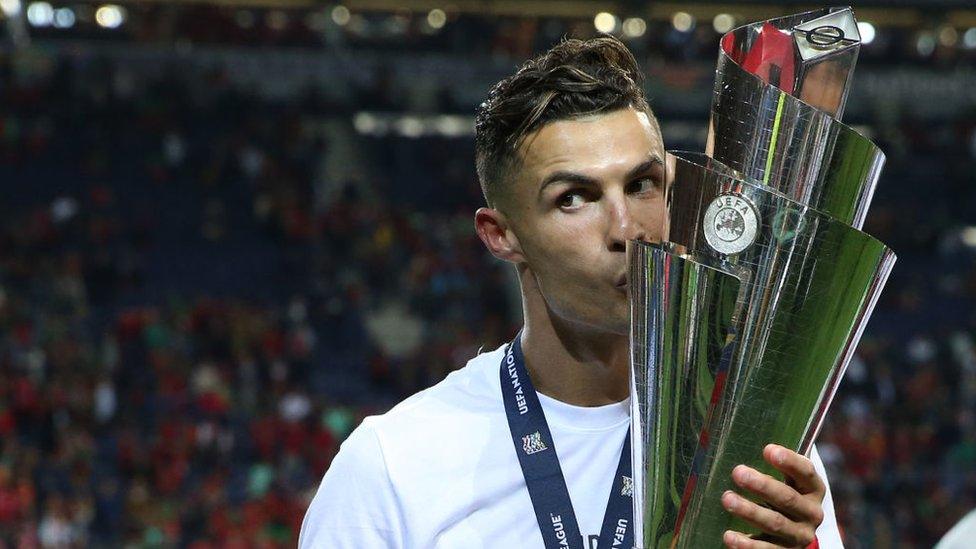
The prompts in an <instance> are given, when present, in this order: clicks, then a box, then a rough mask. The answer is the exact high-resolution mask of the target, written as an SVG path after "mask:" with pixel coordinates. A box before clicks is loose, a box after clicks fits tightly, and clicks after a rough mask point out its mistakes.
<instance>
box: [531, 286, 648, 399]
mask: <svg viewBox="0 0 976 549" xmlns="http://www.w3.org/2000/svg"><path fill="white" fill-rule="evenodd" d="M529 299H531V298H528V299H526V301H528V300H529ZM539 299H540V300H541V297H540V298H539ZM525 305H526V306H525V307H524V309H525V310H524V313H525V314H524V318H525V327H524V329H523V331H522V336H521V338H522V340H521V343H522V353H523V355H524V356H525V363H526V368H527V369H528V371H529V375H530V377H531V378H532V384H533V385H534V386H535V388H536V390H537V391H539V392H540V393H542V394H544V395H546V396H549V397H552V398H554V399H556V400H559V401H562V402H565V403H567V404H573V405H576V406H602V405H605V404H612V403H614V402H620V401H622V400H624V399H626V398H627V396H628V395H629V394H630V375H629V374H630V361H629V353H630V350H629V339H628V336H626V335H619V334H612V333H606V332H597V331H595V330H590V329H586V328H581V327H578V326H571V325H568V323H565V322H559V321H558V320H557V319H554V318H553V315H551V314H549V311H548V309H546V310H545V312H544V313H543V312H542V311H540V310H539V308H538V305H539V304H538V303H536V304H529V303H525ZM533 305H535V307H533Z"/></svg>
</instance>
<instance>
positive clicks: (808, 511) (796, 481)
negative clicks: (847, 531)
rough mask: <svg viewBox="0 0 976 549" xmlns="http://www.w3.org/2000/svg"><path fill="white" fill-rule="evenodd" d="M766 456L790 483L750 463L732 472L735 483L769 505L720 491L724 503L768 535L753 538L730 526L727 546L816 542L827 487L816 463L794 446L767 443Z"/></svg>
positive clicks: (770, 545) (795, 544)
mask: <svg viewBox="0 0 976 549" xmlns="http://www.w3.org/2000/svg"><path fill="white" fill-rule="evenodd" d="M763 458H764V459H765V460H766V461H767V462H769V464H770V465H772V466H773V467H775V468H776V469H777V470H779V471H780V472H782V473H783V474H784V475H785V476H786V478H787V482H781V481H778V480H776V479H774V478H773V477H771V476H769V475H766V474H764V473H760V472H759V471H756V470H755V469H753V468H752V467H748V466H745V465H738V466H736V468H735V469H733V470H732V480H733V482H735V484H736V485H737V486H739V487H740V488H742V489H744V490H748V491H750V492H752V493H753V494H754V495H756V496H758V497H759V499H761V500H763V501H765V502H766V506H762V505H758V504H756V503H754V502H752V501H750V500H748V499H746V498H744V497H742V496H740V495H739V494H737V493H735V492H733V491H732V490H729V491H727V492H725V493H724V494H722V506H723V507H725V508H726V509H727V510H728V511H729V512H730V513H732V514H733V515H735V516H737V517H740V518H742V519H743V520H745V521H746V522H749V523H750V524H752V525H753V526H756V527H757V528H759V529H760V530H762V531H763V532H764V533H765V534H764V535H763V536H762V537H761V538H750V537H748V536H746V535H745V534H743V533H741V532H734V531H732V530H728V531H726V532H725V536H724V537H723V539H722V541H724V542H725V545H726V546H727V547H736V548H741V547H745V548H757V549H758V548H768V547H806V546H807V545H809V544H810V543H811V542H813V540H814V539H815V537H816V531H817V526H820V523H821V522H823V517H824V513H823V499H824V495H825V494H826V492H827V488H826V486H825V485H824V482H823V480H822V479H821V478H820V475H818V474H817V471H816V470H815V469H814V468H813V462H812V461H810V460H809V459H807V458H806V457H804V456H801V455H800V454H798V453H796V452H794V451H792V450H789V449H787V448H784V447H782V446H779V445H777V444H767V445H766V448H764V449H763Z"/></svg>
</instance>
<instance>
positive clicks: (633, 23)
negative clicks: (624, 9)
mask: <svg viewBox="0 0 976 549" xmlns="http://www.w3.org/2000/svg"><path fill="white" fill-rule="evenodd" d="M623 29H624V36H626V37H628V38H638V37H641V36H644V33H645V32H647V22H645V21H644V20H643V19H641V18H640V17H628V18H627V19H624V24H623Z"/></svg>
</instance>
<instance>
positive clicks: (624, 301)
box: [300, 38, 840, 549]
mask: <svg viewBox="0 0 976 549" xmlns="http://www.w3.org/2000/svg"><path fill="white" fill-rule="evenodd" d="M642 90H643V88H642V78H641V75H640V72H639V70H638V68H637V65H636V62H635V61H634V58H633V56H632V55H631V54H630V52H629V51H627V49H626V48H625V47H624V45H623V44H622V43H620V42H619V41H618V40H615V39H613V38H598V39H594V40H589V41H585V42H584V41H579V40H567V41H564V42H562V43H560V44H558V45H557V46H555V47H554V48H553V49H551V50H550V51H549V52H547V53H546V54H544V55H542V56H540V57H538V58H536V59H534V60H531V61H529V62H527V63H526V64H525V65H523V66H522V67H521V68H520V69H519V71H518V72H517V73H516V74H515V75H513V76H511V77H509V78H507V79H505V80H503V81H501V82H500V83H499V84H498V85H496V86H495V88H493V89H492V91H491V92H490V94H489V98H488V100H487V101H486V102H485V103H484V104H483V105H482V106H481V107H480V109H479V113H478V121H477V139H476V141H477V144H476V147H477V151H476V154H477V170H478V177H479V179H480V182H481V185H482V189H483V191H484V194H485V198H486V201H487V203H488V207H486V208H481V209H479V210H478V211H477V212H476V214H475V227H476V230H477V233H478V236H479V237H480V238H481V240H482V242H484V244H485V246H486V247H487V248H488V250H489V251H490V252H491V253H492V254H493V255H494V256H495V257H498V258H499V259H502V260H504V261H507V262H509V263H511V264H512V265H513V266H515V268H516V270H517V273H518V278H519V283H520V287H521V292H522V304H523V315H524V323H525V325H524V328H523V330H522V331H521V332H520V333H519V334H518V335H517V336H516V337H515V339H514V340H513V341H512V342H511V343H510V344H509V345H506V346H503V347H501V348H499V349H496V350H495V351H493V352H490V353H485V354H481V355H479V356H477V357H475V358H474V359H472V360H471V361H469V362H468V364H467V365H466V366H465V367H464V368H462V369H461V370H459V371H456V372H454V373H452V374H451V375H449V376H448V377H447V379H445V380H444V381H442V382H441V383H439V384H437V385H435V386H434V387H431V388H429V389H427V390H425V391H421V392H420V393H418V394H416V395H414V396H412V397H410V398H408V399H407V400H405V401H404V402H402V403H401V404H399V405H398V406H396V407H395V408H393V409H392V410H391V411H390V412H388V413H386V414H384V415H382V416H379V417H372V418H368V419H366V420H365V421H364V422H363V424H362V425H361V426H360V427H359V428H358V429H356V431H355V432H354V433H353V434H352V435H350V437H349V439H348V440H347V441H346V442H345V443H344V444H343V446H342V449H341V451H340V452H339V454H338V456H337V457H336V458H335V461H334V462H333V464H332V466H331V468H330V469H329V471H328V472H327V473H326V475H325V478H324V479H323V481H322V484H321V486H320V488H319V491H318V493H317V495H316V496H315V498H314V500H313V501H312V503H311V505H310V507H309V510H308V513H307V514H306V516H305V521H304V523H303V526H302V534H301V538H300V545H301V546H302V547H329V548H347V547H349V548H352V547H370V548H374V547H376V548H386V547H390V548H400V547H411V548H413V547H417V548H421V547H448V548H450V547H465V548H472V547H478V548H489V547H491V548H508V547H533V548H534V547H540V548H541V547H547V548H549V547H586V548H588V549H592V548H596V547H600V548H604V547H608V548H609V547H627V546H630V545H632V543H633V541H632V540H633V538H632V536H633V529H632V521H633V518H632V517H631V516H630V515H631V511H630V505H631V501H630V498H628V497H626V494H627V493H628V487H627V482H626V481H627V480H629V472H628V469H629V453H628V452H627V451H626V448H627V446H626V445H627V444H629V437H628V436H627V433H628V430H629V421H630V419H629V400H628V395H629V377H628V376H629V373H628V369H629V361H628V357H629V347H628V333H629V319H630V314H629V301H628V296H627V279H626V276H625V273H626V258H625V255H626V254H625V249H626V242H627V241H628V240H631V239H643V240H648V241H656V240H660V239H661V237H662V224H663V221H664V213H665V212H664V206H665V205H664V201H663V198H664V195H663V192H664V187H665V177H666V176H665V165H664V145H663V143H662V141H661V134H660V130H659V128H658V124H657V121H656V120H655V118H654V116H653V114H652V113H651V109H650V108H649V106H648V105H647V102H646V100H645V98H644V93H643V91H642ZM527 426H528V427H527ZM524 433H528V434H524ZM625 458H626V459H625ZM764 458H765V459H766V460H767V461H769V462H770V464H772V465H773V466H774V467H776V468H777V469H778V470H780V471H782V472H783V473H784V474H785V475H786V477H787V478H789V479H790V482H789V484H787V483H783V482H779V481H777V480H774V479H773V478H771V477H768V476H766V475H764V474H761V473H759V472H758V471H755V470H753V469H751V468H748V467H745V466H739V467H737V468H736V469H735V470H734V472H733V480H734V481H735V483H736V485H737V486H739V487H740V488H741V493H742V494H746V495H749V496H750V497H751V498H753V499H756V500H760V501H763V502H765V504H764V505H759V504H757V503H754V502H753V501H751V500H750V499H747V498H746V497H743V496H742V495H740V494H737V493H734V492H731V491H730V492H727V493H726V494H724V495H723V497H722V503H723V505H724V507H725V508H726V509H727V510H728V511H729V512H731V513H733V514H735V515H737V516H739V517H742V518H743V519H745V520H746V521H748V522H750V523H752V524H754V525H756V526H758V527H759V528H760V529H761V530H762V531H764V532H765V535H763V536H762V537H757V538H755V539H754V538H750V537H747V536H745V535H743V534H740V533H737V532H731V531H730V532H726V533H725V536H724V538H723V539H722V540H716V544H719V543H721V542H724V543H725V544H726V545H727V546H730V547H776V546H784V547H803V546H806V545H807V544H809V543H811V542H812V541H814V533H815V531H816V534H817V541H818V542H819V543H820V546H821V547H828V546H830V547H836V546H840V538H839V534H838V532H837V526H836V521H835V520H834V517H833V506H832V504H831V503H830V500H829V491H828V490H827V488H826V484H825V482H824V481H823V480H822V476H823V469H822V465H820V463H819V458H817V457H816V456H815V455H814V457H813V461H811V460H810V459H807V458H805V457H803V456H800V455H798V454H796V453H795V452H792V451H789V450H787V449H786V448H782V447H778V446H773V445H770V446H768V447H767V448H766V449H765V451H764ZM815 465H816V467H815ZM818 470H819V472H820V474H819V475H818V473H817V471H818ZM825 497H826V498H827V499H826V500H825ZM825 511H826V513H825ZM825 515H826V519H825ZM821 523H822V524H821ZM818 526H819V528H818ZM601 534H602V535H601Z"/></svg>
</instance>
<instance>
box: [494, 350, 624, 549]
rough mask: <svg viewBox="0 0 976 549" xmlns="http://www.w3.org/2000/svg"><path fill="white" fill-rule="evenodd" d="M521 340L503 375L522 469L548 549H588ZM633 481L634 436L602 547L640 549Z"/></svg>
mask: <svg viewBox="0 0 976 549" xmlns="http://www.w3.org/2000/svg"><path fill="white" fill-rule="evenodd" d="M520 336H521V334H519V336H516V337H515V340H514V341H513V342H512V343H509V345H508V348H507V349H506V350H505V357H504V358H503V359H502V364H501V373H500V375H501V383H502V397H503V400H504V401H505V415H506V416H508V427H509V429H510V430H511V433H512V442H513V443H514V444H515V453H516V454H518V458H519V464H521V466H522V475H523V476H524V477H525V484H526V486H527V487H528V489H529V498H530V499H531V500H532V507H533V508H535V517H536V519H537V520H538V521H539V529H540V530H541V531H542V538H543V540H545V543H546V549H557V548H573V549H583V545H582V543H583V537H582V534H581V533H580V529H579V524H578V523H577V521H576V513H575V512H574V511H573V502H572V501H570V499H569V489H568V488H567V487H566V479H565V477H563V470H562V467H560V466H559V457H558V456H557V455H556V447H555V445H554V444H553V440H552V433H550V432H549V424H548V423H546V416H545V413H543V411H542V405H541V404H540V403H539V395H538V394H536V392H535V387H533V386H532V381H531V380H530V379H529V374H528V370H526V369H525V361H524V359H523V356H522V345H521V343H520V342H519V340H520ZM631 478H632V477H631V470H630V432H628V433H627V438H626V440H625V441H624V448H623V450H622V451H621V452H620V463H619V464H618V465H617V473H616V475H614V479H613V488H612V489H611V490H610V500H609V501H608V502H607V510H606V513H605V514H604V515H603V526H602V527H601V529H600V543H599V549H608V548H613V547H626V548H628V549H630V548H631V547H633V546H634V533H633V528H632V527H631V526H632V523H633V516H634V511H633V507H632V493H633V484H632V481H631Z"/></svg>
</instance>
